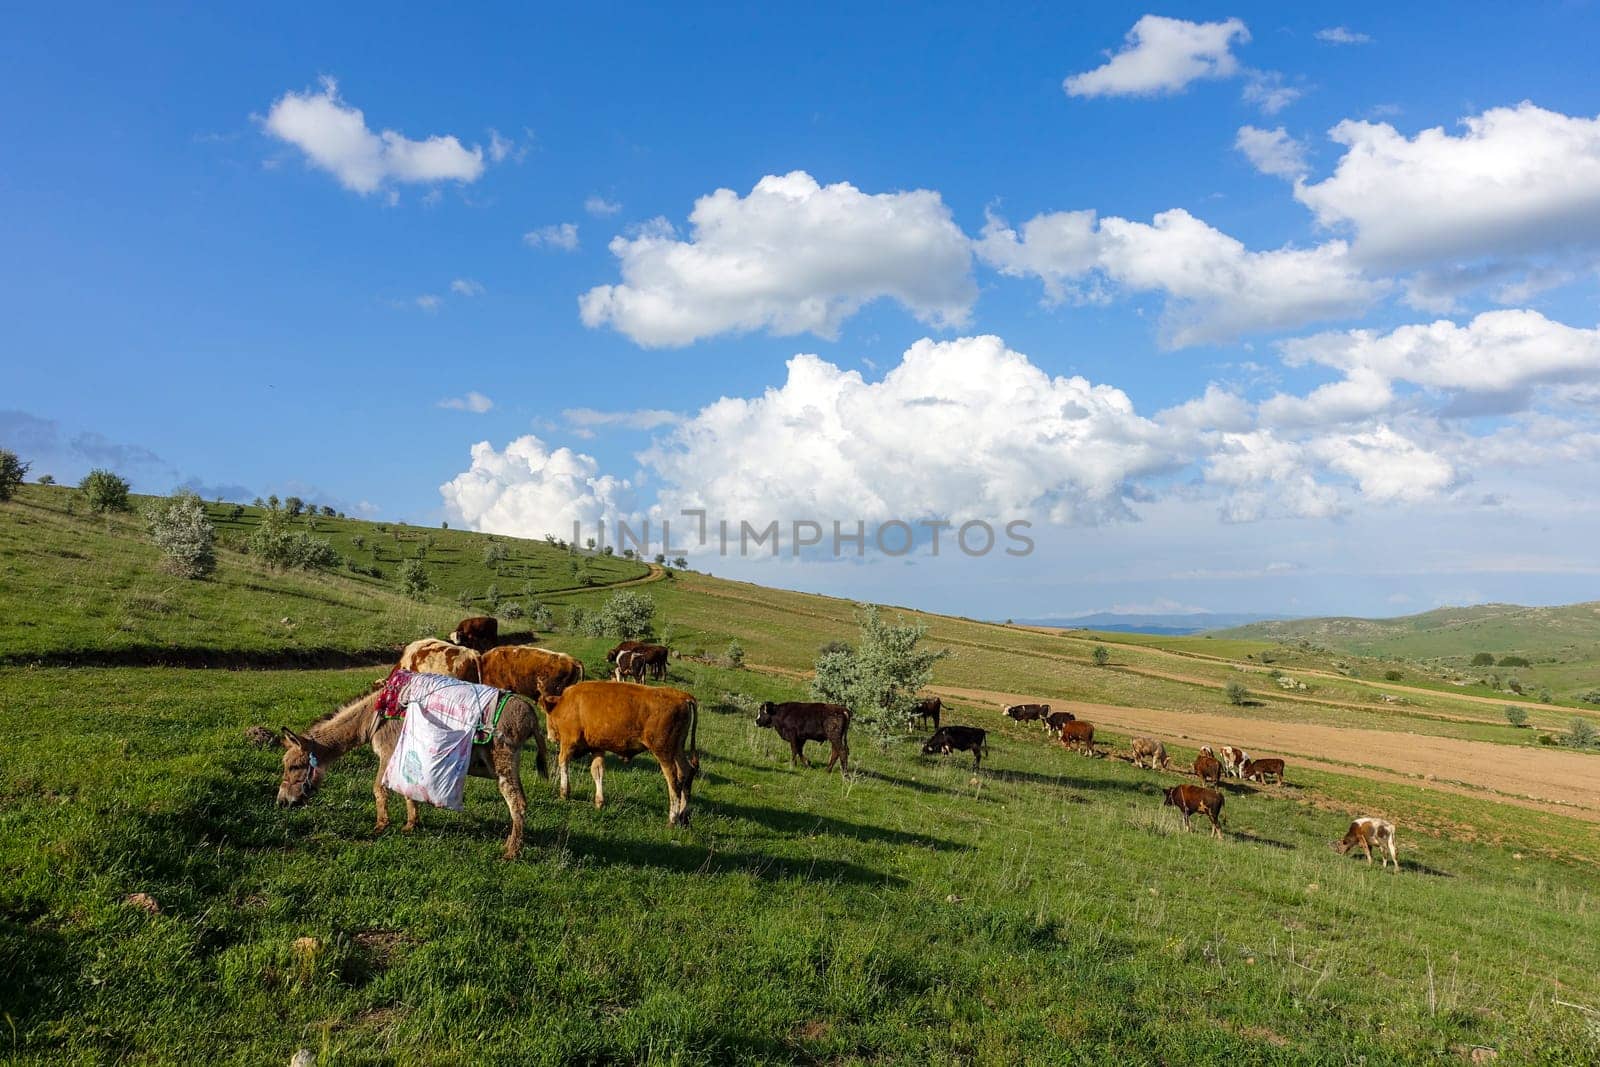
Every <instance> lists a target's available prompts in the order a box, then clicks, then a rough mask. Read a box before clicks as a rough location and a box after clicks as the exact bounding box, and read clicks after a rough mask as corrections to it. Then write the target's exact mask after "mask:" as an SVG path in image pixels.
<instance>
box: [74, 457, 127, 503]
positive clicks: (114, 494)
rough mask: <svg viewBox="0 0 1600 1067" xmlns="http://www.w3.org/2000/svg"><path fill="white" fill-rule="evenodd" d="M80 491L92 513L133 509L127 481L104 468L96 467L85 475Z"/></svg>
mask: <svg viewBox="0 0 1600 1067" xmlns="http://www.w3.org/2000/svg"><path fill="white" fill-rule="evenodd" d="M78 489H79V491H80V492H82V493H83V499H84V502H85V503H87V504H88V505H89V510H90V511H93V512H96V513H105V512H109V511H128V510H129V509H130V507H131V505H129V503H128V482H127V479H125V478H119V477H117V476H116V475H115V474H112V473H111V472H110V471H108V470H105V469H103V468H100V467H96V468H95V469H94V470H92V471H90V472H89V473H88V474H86V475H84V476H83V481H81V482H79V483H78Z"/></svg>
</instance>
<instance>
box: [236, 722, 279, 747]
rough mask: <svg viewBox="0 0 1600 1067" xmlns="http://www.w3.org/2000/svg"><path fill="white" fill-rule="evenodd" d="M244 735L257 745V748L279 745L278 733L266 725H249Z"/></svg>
mask: <svg viewBox="0 0 1600 1067" xmlns="http://www.w3.org/2000/svg"><path fill="white" fill-rule="evenodd" d="M244 736H245V737H246V738H248V739H249V741H250V743H251V744H252V745H255V746H256V747H257V748H277V747H278V735H277V734H275V733H273V732H272V731H271V730H269V729H267V728H266V727H265V726H251V727H248V728H247V729H246V730H245V732H244Z"/></svg>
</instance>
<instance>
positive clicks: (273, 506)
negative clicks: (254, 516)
mask: <svg viewBox="0 0 1600 1067" xmlns="http://www.w3.org/2000/svg"><path fill="white" fill-rule="evenodd" d="M279 506H280V505H279V502H278V494H277V493H273V494H272V495H271V496H269V497H267V510H268V511H277V510H278V508H279Z"/></svg>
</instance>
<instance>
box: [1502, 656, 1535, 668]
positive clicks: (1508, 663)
mask: <svg viewBox="0 0 1600 1067" xmlns="http://www.w3.org/2000/svg"><path fill="white" fill-rule="evenodd" d="M1500 666H1502V667H1531V666H1533V664H1532V663H1530V662H1528V657H1526V656H1501V657H1500Z"/></svg>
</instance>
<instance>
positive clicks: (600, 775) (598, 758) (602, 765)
mask: <svg viewBox="0 0 1600 1067" xmlns="http://www.w3.org/2000/svg"><path fill="white" fill-rule="evenodd" d="M589 776H590V777H591V778H593V779H594V806H595V808H596V809H599V808H603V807H605V806H606V754H605V753H604V752H596V753H595V754H594V759H592V760H590V761H589Z"/></svg>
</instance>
